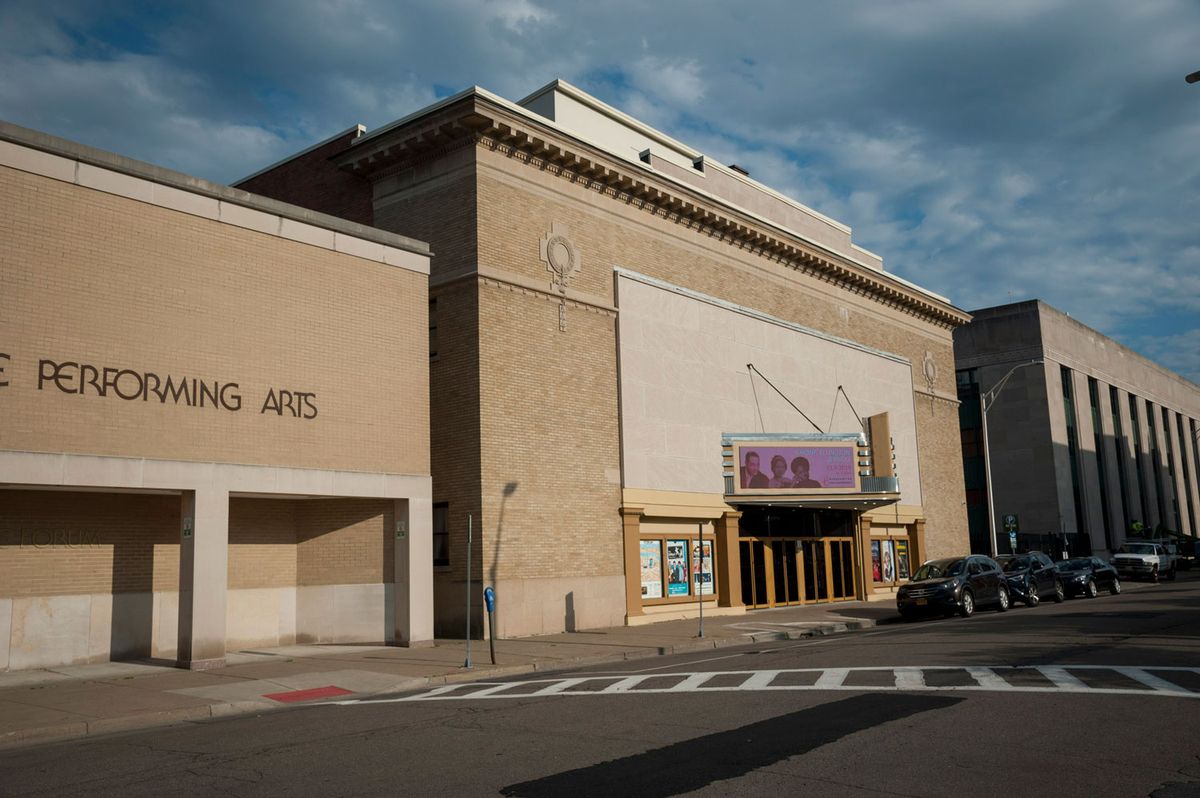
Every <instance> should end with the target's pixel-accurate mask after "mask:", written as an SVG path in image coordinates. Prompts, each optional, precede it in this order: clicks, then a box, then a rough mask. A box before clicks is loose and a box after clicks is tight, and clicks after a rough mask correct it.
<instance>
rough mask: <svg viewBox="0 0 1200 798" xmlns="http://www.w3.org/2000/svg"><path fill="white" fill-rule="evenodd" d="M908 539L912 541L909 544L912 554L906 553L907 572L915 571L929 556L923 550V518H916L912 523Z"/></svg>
mask: <svg viewBox="0 0 1200 798" xmlns="http://www.w3.org/2000/svg"><path fill="white" fill-rule="evenodd" d="M909 540H910V541H912V542H911V543H910V544H909V545H910V546H911V547H912V550H913V551H912V554H910V555H908V570H909V573H915V572H916V570H917V569H918V568H920V567H921V564H922V563H923V562H925V560H926V558H927V557H928V556H929V555H928V554H927V553H926V552H925V519H924V518H918V519H917V520H916V521H914V522H913V524H912V532H911V533H910V534H909Z"/></svg>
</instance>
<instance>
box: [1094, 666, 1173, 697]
mask: <svg viewBox="0 0 1200 798" xmlns="http://www.w3.org/2000/svg"><path fill="white" fill-rule="evenodd" d="M1113 670H1114V671H1116V672H1117V673H1120V674H1123V675H1125V676H1128V677H1129V678H1130V679H1134V680H1136V681H1139V682H1141V683H1142V684H1144V685H1146V686H1147V687H1150V688H1153V689H1155V690H1160V691H1162V692H1164V693H1182V694H1184V695H1188V694H1190V693H1191V691H1190V690H1188V689H1186V688H1184V687H1180V686H1179V685H1177V684H1175V683H1174V682H1168V681H1167V680H1166V679H1161V678H1159V677H1158V676H1155V675H1154V674H1152V673H1147V672H1146V671H1144V670H1142V669H1141V668H1126V667H1120V666H1116V667H1114V668H1113Z"/></svg>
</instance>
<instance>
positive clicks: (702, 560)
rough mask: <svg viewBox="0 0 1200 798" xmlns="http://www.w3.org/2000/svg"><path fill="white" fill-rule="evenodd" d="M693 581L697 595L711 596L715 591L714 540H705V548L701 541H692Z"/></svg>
mask: <svg viewBox="0 0 1200 798" xmlns="http://www.w3.org/2000/svg"><path fill="white" fill-rule="evenodd" d="M692 583H693V585H694V590H695V595H700V596H709V595H712V592H713V560H712V541H711V540H706V541H704V549H703V550H701V548H700V541H698V540H693V541H692Z"/></svg>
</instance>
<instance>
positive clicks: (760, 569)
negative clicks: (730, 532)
mask: <svg viewBox="0 0 1200 798" xmlns="http://www.w3.org/2000/svg"><path fill="white" fill-rule="evenodd" d="M770 548H771V547H770V544H769V543H764V542H763V541H761V540H743V541H741V542H740V543H739V544H738V549H739V553H740V554H741V561H742V562H741V572H742V603H743V604H745V605H746V606H747V607H771V606H774V605H773V604H772V596H771V593H770V592H769V591H768V583H769V581H770V580H768V578H767V569H768V567H769V566H770V565H771V563H770V561H769V559H768V557H767V554H768V553H769V552H770Z"/></svg>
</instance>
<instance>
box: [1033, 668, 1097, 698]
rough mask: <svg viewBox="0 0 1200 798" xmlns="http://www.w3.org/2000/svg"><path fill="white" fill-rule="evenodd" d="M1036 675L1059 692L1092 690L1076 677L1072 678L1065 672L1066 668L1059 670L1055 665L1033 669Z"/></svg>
mask: <svg viewBox="0 0 1200 798" xmlns="http://www.w3.org/2000/svg"><path fill="white" fill-rule="evenodd" d="M1034 670H1036V671H1037V672H1038V673H1040V674H1042V675H1043V676H1045V677H1046V678H1047V679H1049V680H1050V681H1051V682H1053V683H1054V686H1055V687H1057V688H1058V689H1059V690H1064V691H1067V692H1087V691H1088V690H1091V689H1093V688H1091V687H1088V686H1087V685H1086V684H1084V683H1083V682H1082V681H1080V680H1079V679H1078V677H1075V676H1072V675H1071V674H1070V673H1068V672H1067V669H1066V668H1061V667H1059V666H1057V665H1039V666H1037V667H1035V668H1034Z"/></svg>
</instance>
